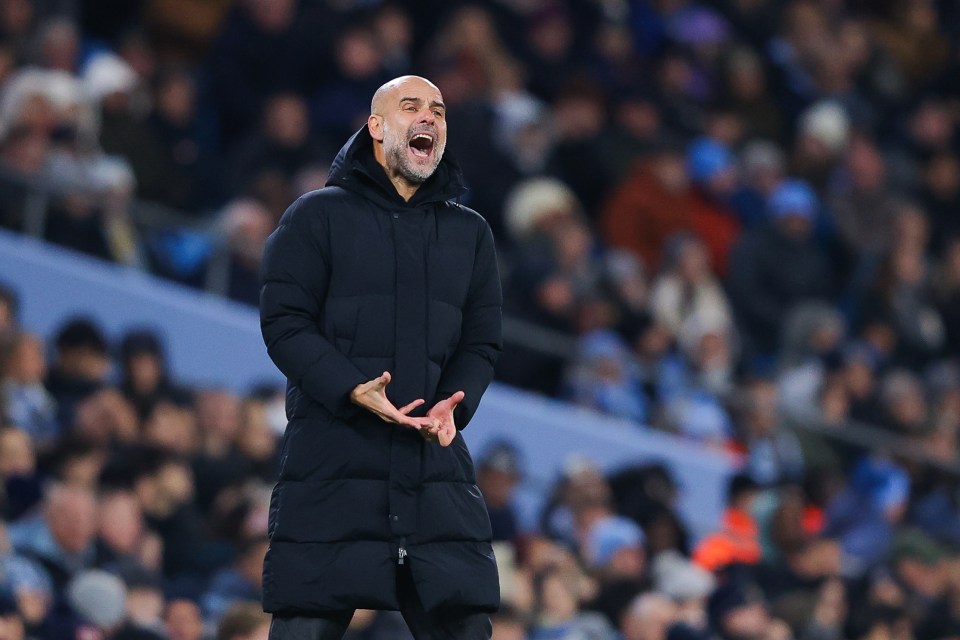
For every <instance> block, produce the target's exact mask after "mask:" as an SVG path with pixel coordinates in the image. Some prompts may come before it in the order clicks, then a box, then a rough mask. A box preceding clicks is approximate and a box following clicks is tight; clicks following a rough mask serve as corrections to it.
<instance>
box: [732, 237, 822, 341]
mask: <svg viewBox="0 0 960 640" xmlns="http://www.w3.org/2000/svg"><path fill="white" fill-rule="evenodd" d="M831 272H832V270H831V266H830V261H829V260H828V259H827V256H826V254H825V252H824V251H823V250H822V249H821V248H820V247H819V245H817V243H816V241H815V240H814V239H813V238H812V237H811V238H807V239H804V240H798V239H794V238H790V237H788V236H787V235H786V234H785V233H783V232H782V231H780V229H778V228H777V227H776V225H774V224H771V225H769V226H766V227H761V228H758V229H756V230H754V231H751V232H748V234H747V235H746V236H744V237H743V238H742V239H741V240H740V241H739V242H738V243H737V244H736V245H735V246H734V247H733V249H732V251H731V253H730V269H729V272H728V274H727V289H728V293H729V295H730V302H731V303H732V304H733V310H734V313H735V315H736V317H737V326H738V327H740V328H741V329H742V333H743V334H744V335H743V338H744V340H745V341H746V342H748V345H745V348H750V347H752V348H753V349H756V350H758V351H759V352H760V353H772V352H773V351H774V350H775V349H776V347H777V344H778V342H779V338H780V324H781V323H782V322H783V319H784V318H785V317H786V315H787V314H788V313H789V312H790V310H791V309H792V308H793V307H794V306H795V305H796V304H798V303H800V302H805V301H809V300H829V298H830V295H831V293H832V291H831V289H832V281H833V279H832V276H831Z"/></svg>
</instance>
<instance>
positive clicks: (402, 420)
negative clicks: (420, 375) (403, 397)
mask: <svg viewBox="0 0 960 640" xmlns="http://www.w3.org/2000/svg"><path fill="white" fill-rule="evenodd" d="M390 379H391V377H390V372H389V371H384V372H383V374H382V375H380V376H379V377H377V378H374V379H373V380H370V381H369V382H364V383H363V384H358V385H357V386H356V387H354V389H353V391H351V392H350V400H351V402H353V403H354V404H356V405H359V406H361V407H363V408H364V409H367V410H368V411H371V412H373V413H375V414H376V415H378V416H379V417H380V418H381V419H382V420H384V421H386V422H392V423H393V424H399V425H403V426H406V427H410V428H412V429H416V430H417V431H419V432H420V435H422V436H423V437H424V438H425V439H426V440H429V441H430V442H439V443H440V446H441V447H446V446H448V445H449V444H450V443H451V442H453V439H454V438H455V437H456V435H457V425H456V423H455V422H454V421H453V410H454V409H456V408H457V405H458V404H460V401H461V400H463V398H464V393H463V391H457V392H456V393H455V394H453V395H452V396H450V397H449V398H447V399H446V400H441V401H440V402H438V403H437V404H435V405H434V406H433V407H432V408H431V409H430V410H429V411H427V415H425V416H423V417H422V418H414V417H411V416H410V412H411V411H413V410H414V409H416V408H417V407H419V406H420V405H422V404H423V403H424V402H425V400H424V399H423V398H419V399H417V400H414V401H413V402H411V403H410V404H407V405H404V406H402V407H400V408H399V409H398V408H397V407H395V406H393V403H392V402H390V400H389V399H388V398H387V392H386V389H387V385H388V384H390Z"/></svg>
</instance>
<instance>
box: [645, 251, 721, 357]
mask: <svg viewBox="0 0 960 640" xmlns="http://www.w3.org/2000/svg"><path fill="white" fill-rule="evenodd" d="M665 249H666V252H667V255H666V260H665V261H664V264H663V270H662V272H661V273H660V275H659V276H658V277H657V279H656V280H654V282H653V285H652V286H651V292H650V310H651V314H652V315H653V318H654V320H655V321H656V322H658V323H659V324H660V325H662V326H663V327H666V328H667V329H669V330H670V331H671V333H673V335H674V336H675V337H676V338H677V339H678V341H679V342H680V343H681V344H683V345H687V346H688V350H689V351H692V349H693V348H696V347H693V345H695V343H696V340H695V337H696V336H697V335H703V334H706V333H716V332H721V333H722V332H729V331H732V330H733V315H732V312H731V311H730V304H729V302H728V301H727V297H726V294H725V293H724V291H723V288H722V287H721V285H720V283H719V282H718V281H717V279H716V277H715V276H714V274H713V272H712V271H711V269H710V263H709V256H708V254H707V247H706V245H705V244H704V243H703V241H702V240H700V239H699V238H698V237H697V236H695V235H692V234H681V235H677V236H674V237H673V238H672V239H670V240H669V241H668V242H667V244H666V245H665Z"/></svg>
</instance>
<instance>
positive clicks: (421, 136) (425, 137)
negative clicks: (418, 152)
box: [411, 133, 433, 142]
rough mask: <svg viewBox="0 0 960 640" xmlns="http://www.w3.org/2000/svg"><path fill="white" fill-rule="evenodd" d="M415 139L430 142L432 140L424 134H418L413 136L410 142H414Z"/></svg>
mask: <svg viewBox="0 0 960 640" xmlns="http://www.w3.org/2000/svg"><path fill="white" fill-rule="evenodd" d="M417 138H423V139H424V140H429V141H430V142H433V138H431V137H430V136H428V135H427V134H425V133H418V134H417V135H415V136H413V138H411V140H416V139H417Z"/></svg>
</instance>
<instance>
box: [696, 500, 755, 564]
mask: <svg viewBox="0 0 960 640" xmlns="http://www.w3.org/2000/svg"><path fill="white" fill-rule="evenodd" d="M760 555H761V550H760V540H759V530H758V529H757V523H756V522H754V520H753V517H752V516H751V515H750V514H749V513H744V512H743V511H740V510H739V509H727V510H726V512H725V513H724V514H723V524H722V526H721V528H720V530H719V531H717V532H715V533H711V534H710V535H708V536H707V537H706V538H704V539H703V540H701V541H700V544H699V545H697V548H696V549H694V551H693V561H694V562H696V563H697V564H699V565H700V566H701V567H703V568H704V569H706V570H708V571H716V570H717V569H721V568H723V567H725V566H727V565H730V564H734V563H743V564H756V563H758V562H760Z"/></svg>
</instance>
